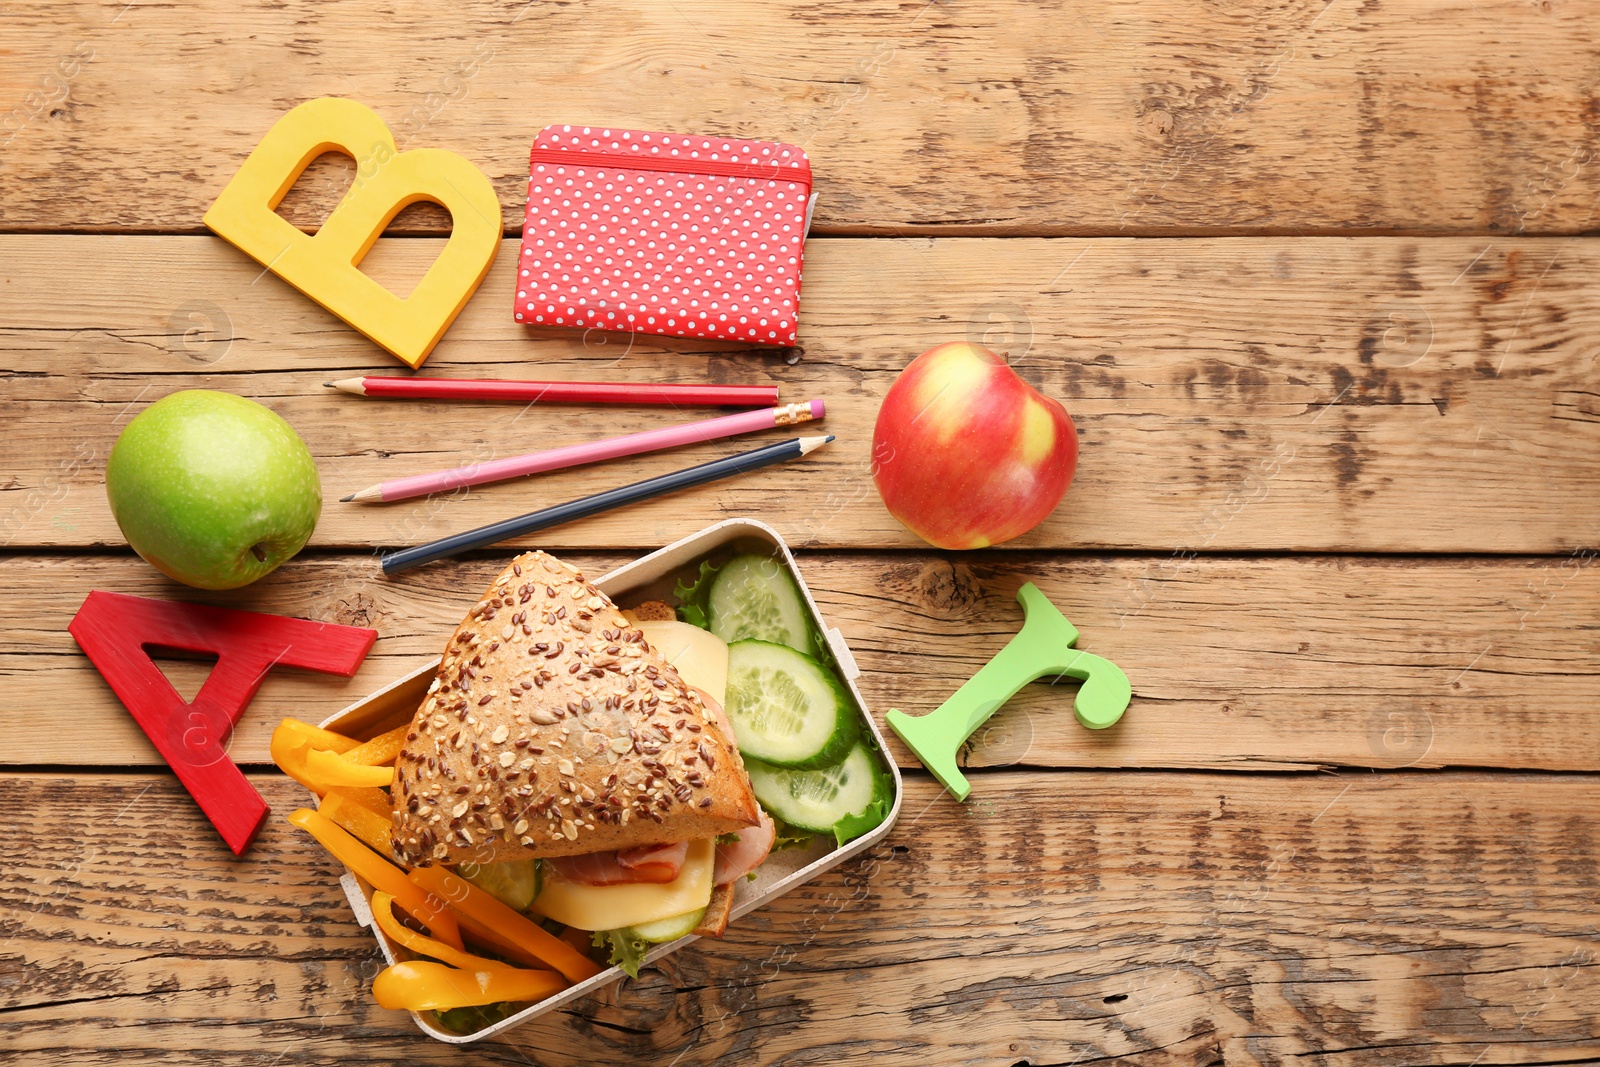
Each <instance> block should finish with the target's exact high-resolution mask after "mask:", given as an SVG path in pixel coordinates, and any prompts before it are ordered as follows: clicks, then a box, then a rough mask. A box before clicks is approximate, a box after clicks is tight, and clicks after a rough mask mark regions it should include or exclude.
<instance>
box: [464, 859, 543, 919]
mask: <svg viewBox="0 0 1600 1067" xmlns="http://www.w3.org/2000/svg"><path fill="white" fill-rule="evenodd" d="M456 873H457V874H459V875H460V876H461V877H463V878H465V879H466V880H467V881H469V882H471V883H472V884H473V885H475V886H477V887H478V888H479V889H481V890H483V891H484V892H485V893H488V894H489V895H490V896H492V897H494V898H495V899H496V900H498V901H500V903H502V904H504V905H505V906H506V907H508V908H510V909H511V910H512V911H527V910H528V908H529V906H530V905H532V904H533V898H534V897H536V896H538V895H539V861H538V860H506V861H504V862H502V863H463V864H462V865H461V866H459V867H457V868H456Z"/></svg>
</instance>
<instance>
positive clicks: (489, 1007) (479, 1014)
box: [434, 1000, 527, 1034]
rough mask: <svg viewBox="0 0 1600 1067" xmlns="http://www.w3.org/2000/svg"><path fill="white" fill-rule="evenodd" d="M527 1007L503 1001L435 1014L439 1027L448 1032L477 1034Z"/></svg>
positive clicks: (451, 1009)
mask: <svg viewBox="0 0 1600 1067" xmlns="http://www.w3.org/2000/svg"><path fill="white" fill-rule="evenodd" d="M525 1007H527V1005H525V1004H516V1003H513V1002H512V1001H508V1000H502V1001H500V1002H499V1003H496V1004H484V1005H482V1006H481V1007H474V1008H450V1009H448V1010H446V1011H438V1012H434V1014H435V1015H436V1016H438V1019H439V1025H440V1026H443V1027H444V1028H445V1029H446V1030H454V1031H455V1032H456V1033H458V1034H475V1033H477V1032H478V1031H479V1030H482V1029H484V1028H485V1027H488V1026H493V1025H494V1024H495V1023H497V1022H499V1021H500V1020H501V1019H508V1018H510V1017H511V1016H513V1015H515V1014H516V1013H517V1012H519V1011H521V1010H522V1009H523V1008H525Z"/></svg>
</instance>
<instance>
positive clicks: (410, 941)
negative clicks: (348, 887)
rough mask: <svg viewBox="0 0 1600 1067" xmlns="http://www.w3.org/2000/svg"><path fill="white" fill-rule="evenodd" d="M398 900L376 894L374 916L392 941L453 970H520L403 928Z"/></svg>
mask: <svg viewBox="0 0 1600 1067" xmlns="http://www.w3.org/2000/svg"><path fill="white" fill-rule="evenodd" d="M393 905H394V897H391V896H390V895H389V894H388V893H385V892H384V891H383V890H381V889H379V890H377V891H375V892H374V893H373V894H372V914H373V917H374V918H376V919H377V920H378V929H380V930H382V931H383V932H384V933H386V934H388V935H389V940H391V941H394V942H395V943H397V944H400V945H404V946H405V947H406V948H408V949H410V950H411V951H412V952H415V953H418V954H419V955H423V956H430V957H432V958H433V959H436V960H438V961H439V962H440V963H448V964H449V965H450V966H452V967H460V968H462V969H464V970H468V971H488V970H493V969H494V968H497V967H499V968H502V969H504V970H508V971H515V970H520V969H521V968H517V967H512V966H511V965H510V964H507V963H501V962H500V961H499V960H490V959H485V958H484V957H482V956H474V955H473V954H472V953H470V952H461V951H459V950H457V949H454V948H451V947H450V946H449V945H447V944H445V943H444V942H442V941H435V940H434V939H433V938H431V937H425V936H423V935H422V934H419V933H417V932H416V931H415V930H411V929H408V928H407V927H405V926H403V925H401V923H400V920H398V919H396V918H395V917H394V908H393Z"/></svg>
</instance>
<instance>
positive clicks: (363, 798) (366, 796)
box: [328, 785, 394, 822]
mask: <svg viewBox="0 0 1600 1067" xmlns="http://www.w3.org/2000/svg"><path fill="white" fill-rule="evenodd" d="M335 794H337V795H339V796H341V797H343V798H344V799H345V800H348V801H350V802H351V803H352V804H358V805H360V806H361V807H363V808H366V809H367V810H368V811H370V812H372V813H373V814H374V815H380V816H382V817H383V819H384V821H385V822H388V821H390V820H391V819H392V818H393V816H394V804H393V802H391V801H390V800H389V794H388V793H385V792H384V791H383V790H381V789H379V788H377V787H376V786H364V785H338V786H334V787H333V788H332V789H330V790H328V795H329V796H330V797H331V796H333V795H335Z"/></svg>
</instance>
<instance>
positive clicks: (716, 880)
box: [711, 809, 778, 885]
mask: <svg viewBox="0 0 1600 1067" xmlns="http://www.w3.org/2000/svg"><path fill="white" fill-rule="evenodd" d="M757 810H760V809H757ZM734 832H735V833H737V834H738V835H739V840H737V841H733V842H730V843H728V844H726V845H718V846H717V859H716V867H715V868H714V869H713V871H712V874H711V882H712V884H713V885H727V884H728V883H729V882H732V881H735V880H737V879H739V878H743V877H744V876H745V875H747V874H749V873H750V872H751V871H753V870H755V869H756V868H757V867H759V866H761V864H762V863H763V862H764V861H765V860H766V858H767V854H768V853H769V852H771V851H772V842H773V839H774V838H775V837H777V834H778V828H777V827H776V826H774V825H773V823H772V818H771V816H769V815H768V814H767V813H766V812H764V811H763V812H761V822H760V823H758V824H757V825H755V826H746V827H744V828H743V829H741V830H736V831H734Z"/></svg>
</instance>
